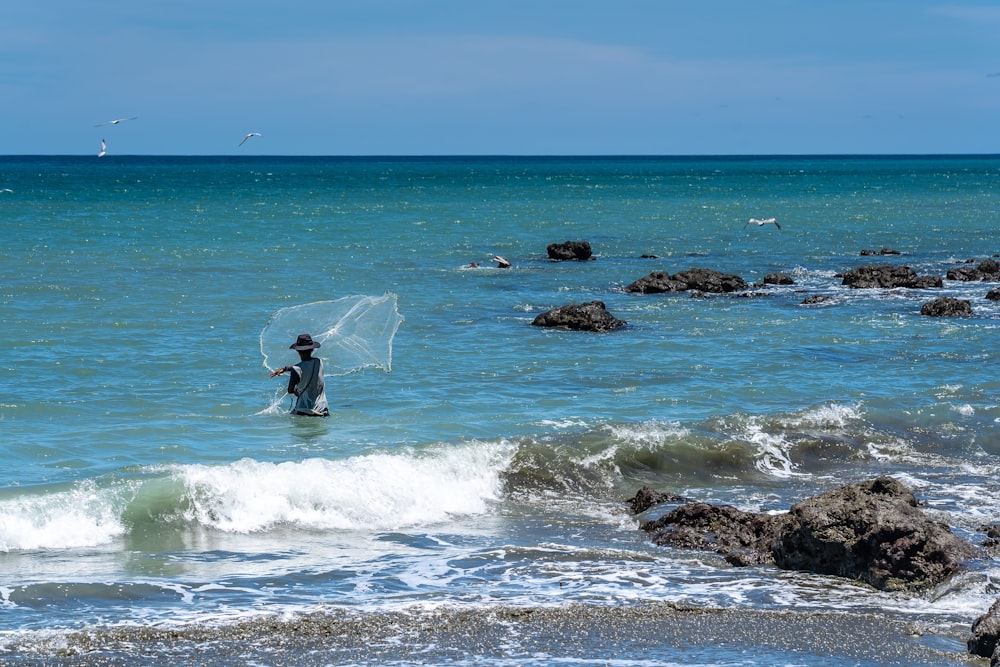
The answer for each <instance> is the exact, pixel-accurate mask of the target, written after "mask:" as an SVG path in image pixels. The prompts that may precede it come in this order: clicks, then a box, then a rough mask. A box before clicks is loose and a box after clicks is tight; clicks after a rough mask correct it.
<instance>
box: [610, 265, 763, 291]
mask: <svg viewBox="0 0 1000 667" xmlns="http://www.w3.org/2000/svg"><path fill="white" fill-rule="evenodd" d="M749 287H750V285H749V284H747V282H746V281H745V280H743V279H742V278H740V277H739V276H737V275H735V274H732V273H722V272H720V271H715V270H713V269H688V270H687V271H681V272H679V273H676V274H674V275H670V274H669V273H667V272H666V271H654V272H653V273H650V274H649V275H648V276H646V277H644V278H640V279H639V280H636V281H635V282H633V283H632V284H630V285H629V286H627V287H626V288H625V291H626V292H639V293H642V294H657V293H662V292H684V291H687V290H698V291H701V292H710V293H713V294H722V293H727V292H739V291H742V290H745V289H747V288H749Z"/></svg>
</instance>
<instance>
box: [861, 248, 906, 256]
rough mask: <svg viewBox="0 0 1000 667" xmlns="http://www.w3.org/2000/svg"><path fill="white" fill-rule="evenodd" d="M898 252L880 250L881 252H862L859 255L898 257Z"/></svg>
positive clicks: (886, 249) (887, 249)
mask: <svg viewBox="0 0 1000 667" xmlns="http://www.w3.org/2000/svg"><path fill="white" fill-rule="evenodd" d="M898 254H900V252H899V251H898V250H890V249H889V248H882V249H881V250H862V251H861V255H862V256H865V255H898Z"/></svg>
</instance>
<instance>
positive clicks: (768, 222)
mask: <svg viewBox="0 0 1000 667" xmlns="http://www.w3.org/2000/svg"><path fill="white" fill-rule="evenodd" d="M750 223H753V224H755V225H757V226H758V227H763V226H764V225H774V226H775V227H777V228H778V229H781V225H779V224H778V221H777V220H775V219H774V218H767V219H765V220H758V219H757V218H750V219H749V220H747V223H746V225H743V229H746V228H747V225H749V224H750Z"/></svg>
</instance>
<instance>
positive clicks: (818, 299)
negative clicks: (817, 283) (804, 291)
mask: <svg viewBox="0 0 1000 667" xmlns="http://www.w3.org/2000/svg"><path fill="white" fill-rule="evenodd" d="M831 300H832V299H831V297H828V296H823V295H822V294H816V295H814V296H807V297H806V298H804V299H803V300H802V305H804V306H812V305H815V304H817V303H824V302H826V301H831Z"/></svg>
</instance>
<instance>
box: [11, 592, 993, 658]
mask: <svg viewBox="0 0 1000 667" xmlns="http://www.w3.org/2000/svg"><path fill="white" fill-rule="evenodd" d="M966 636H967V628H966V627H964V626H955V627H954V628H949V631H948V632H947V633H941V631H940V629H938V632H937V633H931V632H928V631H927V629H926V628H923V627H921V626H920V625H919V624H917V623H903V622H900V621H899V620H898V619H894V618H892V617H889V616H883V615H877V614H856V613H840V612H824V613H814V612H789V611H760V610H752V609H696V608H691V607H683V606H679V605H675V604H655V605H639V606H629V607H599V606H580V605H573V606H567V607H563V608H559V609H551V608H509V607H499V608H493V609H489V610H443V611H417V612H412V613H406V612H400V613H376V614H363V613H350V612H345V611H336V610H331V611H323V612H316V613H312V614H308V615H304V616H299V617H295V618H288V617H262V618H257V619H253V620H247V621H242V622H238V623H234V624H230V625H222V626H218V627H206V626H190V627H176V628H149V627H141V628H101V629H94V630H92V631H83V632H74V633H70V634H63V635H60V636H58V637H48V638H46V639H44V640H39V639H38V638H37V637H36V638H33V639H32V640H30V643H28V642H23V643H20V645H8V647H7V648H8V650H7V651H4V652H3V653H0V659H2V660H3V662H4V664H16V665H94V666H96V665H102V666H106V667H112V666H119V665H121V666H124V665H129V666H135V665H178V664H184V665H216V666H218V665H241V666H243V665H248V664H255V665H287V666H303V667H304V666H306V665H309V666H310V667H312V666H315V665H347V664H355V665H376V664H377V665H385V664H393V663H396V664H439V665H443V664H477V663H478V662H480V661H489V662H490V663H491V664H496V663H497V662H498V661H499V662H503V661H505V660H509V661H510V663H511V664H519V665H524V664H538V665H542V664H547V663H548V664H551V662H552V661H553V660H567V661H572V662H573V663H574V664H593V665H601V664H607V663H609V662H614V661H628V662H629V663H630V664H635V663H636V662H639V663H647V664H663V663H664V662H666V661H669V662H672V663H673V664H679V665H686V664H690V665H697V664H752V663H753V662H754V661H755V657H764V656H766V657H767V658H768V659H771V660H773V659H774V658H775V656H781V655H786V654H787V656H788V659H789V661H790V664H809V665H842V664H853V665H908V666H912V665H925V666H928V667H932V666H935V665H942V666H944V665H952V666H953V665H963V664H967V665H978V666H981V665H982V664H984V663H983V661H981V660H978V659H974V658H972V657H971V656H969V655H968V654H967V653H966V652H965V639H966Z"/></svg>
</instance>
